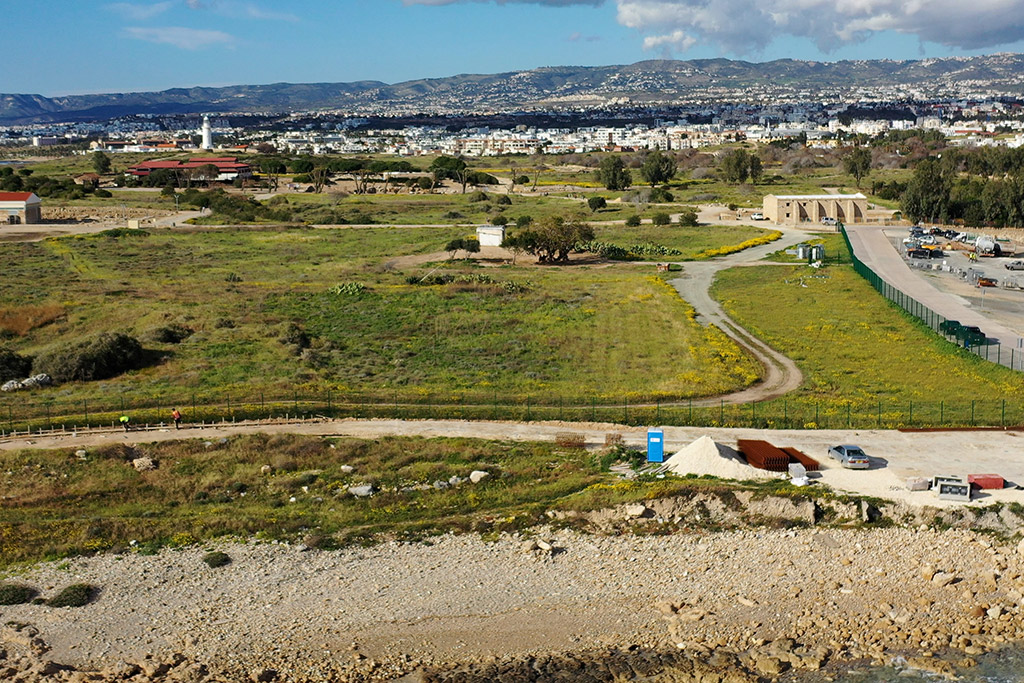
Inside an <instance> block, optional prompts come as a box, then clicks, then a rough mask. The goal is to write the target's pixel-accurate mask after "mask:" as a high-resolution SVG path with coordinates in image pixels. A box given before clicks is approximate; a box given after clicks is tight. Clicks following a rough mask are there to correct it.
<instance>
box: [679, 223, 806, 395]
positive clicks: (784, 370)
mask: <svg viewBox="0 0 1024 683" xmlns="http://www.w3.org/2000/svg"><path fill="white" fill-rule="evenodd" d="M772 228H773V229H775V230H778V231H779V232H781V233H782V237H781V238H779V239H778V240H776V241H774V242H771V243H770V244H766V245H763V246H760V247H754V248H752V249H746V250H744V251H741V252H737V253H735V254H729V255H727V256H723V257H720V258H716V259H714V260H709V261H687V262H684V263H681V264H680V265H681V266H682V268H683V274H682V276H680V277H678V278H675V279H674V280H669V284H670V285H672V286H673V287H675V289H676V291H677V292H679V296H681V297H682V298H683V299H684V300H685V301H686V302H687V303H689V304H690V305H691V306H693V308H694V310H695V311H696V312H697V321H698V322H700V323H701V324H704V325H716V326H717V327H718V328H719V329H721V330H722V331H723V332H725V334H727V335H728V336H729V337H730V338H732V339H733V341H735V342H736V343H737V344H739V345H740V346H742V347H743V348H744V349H746V350H747V351H748V352H749V353H750V354H751V355H753V356H754V357H755V358H757V359H758V361H760V363H761V365H762V366H764V378H763V379H762V381H760V382H758V383H757V384H756V385H754V386H752V387H748V388H746V389H743V390H742V391H737V392H733V393H731V394H727V395H725V396H718V397H714V398H710V399H704V400H702V401H694V405H711V404H718V403H719V402H721V401H724V402H725V403H748V402H751V401H767V400H770V399H773V398H777V397H779V396H782V395H783V394H787V393H789V392H791V391H793V390H795V389H797V388H799V386H800V384H801V383H802V382H803V373H801V372H800V368H798V367H797V365H796V363H795V362H793V360H792V359H790V358H788V357H786V356H784V355H782V354H781V353H779V352H778V351H776V350H775V349H773V348H771V347H770V346H768V345H767V344H765V343H764V342H763V341H761V340H760V339H758V338H757V337H755V336H754V335H753V334H751V333H750V332H749V331H747V330H746V329H744V328H743V327H742V326H741V325H740V324H739V323H737V322H736V321H735V320H733V319H732V318H730V317H729V316H728V315H726V313H725V311H724V310H723V309H722V307H721V305H719V303H718V302H717V301H715V300H714V299H713V298H712V297H711V292H710V290H711V285H712V284H713V283H714V280H715V276H716V275H717V274H718V272H719V271H721V270H724V269H726V268H736V267H740V266H754V265H768V264H769V263H770V262H766V261H764V260H762V259H764V258H765V257H766V256H768V255H769V254H771V253H774V252H776V251H779V250H780V249H788V248H790V247H792V246H794V245H796V244H799V243H800V242H803V241H805V240H806V239H807V238H808V235H807V233H805V232H803V231H800V230H794V229H791V228H784V227H779V226H772ZM786 265H793V264H786Z"/></svg>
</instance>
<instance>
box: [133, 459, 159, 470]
mask: <svg viewBox="0 0 1024 683" xmlns="http://www.w3.org/2000/svg"><path fill="white" fill-rule="evenodd" d="M132 467H134V468H135V470H136V471H137V472H149V471H150V470H155V469H156V461H154V460H153V459H152V458H147V457H141V458H135V459H134V460H132Z"/></svg>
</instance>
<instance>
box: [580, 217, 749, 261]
mask: <svg viewBox="0 0 1024 683" xmlns="http://www.w3.org/2000/svg"><path fill="white" fill-rule="evenodd" d="M767 232H768V230H764V229H761V228H755V227H751V226H748V225H700V226H696V227H684V226H681V225H666V226H658V225H652V224H650V223H644V224H642V225H639V226H637V227H635V228H631V227H628V226H625V225H599V226H595V228H594V239H596V240H597V241H599V242H610V243H611V244H615V245H618V246H620V247H623V248H626V249H628V248H629V247H630V246H632V245H634V244H645V243H650V244H657V245H660V246H663V247H668V248H670V249H677V250H679V251H681V252H682V254H680V255H677V256H660V257H654V256H652V257H650V258H649V259H648V260H652V261H686V260H689V259H693V258H695V257H696V256H697V255H698V254H700V253H701V252H702V251H704V250H705V249H714V248H715V247H720V246H723V245H726V244H741V243H743V242H746V241H747V240H749V239H753V238H755V237H760V236H761V235H764V234H766V233H767Z"/></svg>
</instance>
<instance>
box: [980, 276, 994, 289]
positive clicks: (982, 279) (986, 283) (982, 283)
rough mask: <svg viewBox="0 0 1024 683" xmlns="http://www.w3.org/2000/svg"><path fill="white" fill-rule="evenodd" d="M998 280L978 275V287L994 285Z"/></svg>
mask: <svg viewBox="0 0 1024 683" xmlns="http://www.w3.org/2000/svg"><path fill="white" fill-rule="evenodd" d="M997 284H999V282H998V281H997V280H996V279H995V278H994V277H979V278H978V286H979V287H995V286H996V285H997Z"/></svg>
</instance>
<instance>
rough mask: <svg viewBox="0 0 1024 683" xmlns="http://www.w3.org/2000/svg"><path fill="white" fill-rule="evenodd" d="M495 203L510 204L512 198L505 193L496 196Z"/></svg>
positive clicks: (500, 204)
mask: <svg viewBox="0 0 1024 683" xmlns="http://www.w3.org/2000/svg"><path fill="white" fill-rule="evenodd" d="M496 203H497V204H498V205H499V206H511V205H512V199H511V198H510V197H509V196H508V195H507V194H503V195H501V196H500V197H498V199H497V201H496Z"/></svg>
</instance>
